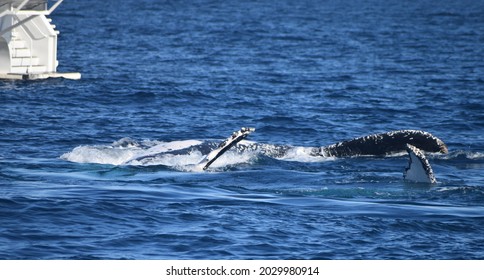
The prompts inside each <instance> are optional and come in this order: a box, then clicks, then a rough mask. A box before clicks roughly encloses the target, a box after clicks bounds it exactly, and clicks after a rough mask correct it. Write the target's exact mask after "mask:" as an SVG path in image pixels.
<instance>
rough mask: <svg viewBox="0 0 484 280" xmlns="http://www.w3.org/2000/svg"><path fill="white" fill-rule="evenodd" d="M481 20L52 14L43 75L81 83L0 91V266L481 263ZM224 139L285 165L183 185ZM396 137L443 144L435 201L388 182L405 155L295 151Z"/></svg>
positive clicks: (329, 5)
mask: <svg viewBox="0 0 484 280" xmlns="http://www.w3.org/2000/svg"><path fill="white" fill-rule="evenodd" d="M483 14H484V1H480V0H478V1H439V2H435V1H425V0H421V1H417V0H415V1H356V0H343V1H331V0H328V1H286V0H283V1H264V0H260V1H231V0H230V1H209V0H201V1H155V0H138V1H133V0H126V1H115V0H106V1H102V2H99V1H94V0H83V1H65V2H64V3H63V4H62V5H60V6H59V8H58V9H57V10H56V11H55V12H54V14H52V16H51V18H52V19H53V23H54V24H56V25H57V29H58V30H59V31H60V35H59V43H58V48H59V49H58V60H59V67H58V71H60V72H69V71H79V72H81V73H82V79H81V80H79V81H70V80H62V79H50V80H43V81H0V220H1V226H0V258H1V259H484V175H483V174H484V172H483V171H484V136H483V135H484V17H483V16H482V15H483ZM243 126H245V127H255V128H256V131H255V132H254V133H252V134H251V135H250V136H249V138H248V140H250V141H253V142H256V143H260V144H267V145H290V146H292V147H294V148H293V149H292V150H291V151H292V152H291V154H289V155H286V156H285V157H283V158H275V157H270V156H266V155H263V154H260V153H257V152H248V151H246V152H238V151H237V150H235V149H233V150H230V151H228V152H227V153H226V154H225V155H223V156H222V157H221V158H220V159H218V160H217V161H216V162H215V163H214V165H213V167H211V168H210V169H209V170H207V171H206V172H200V171H196V170H194V169H193V168H191V166H192V165H193V164H195V163H197V162H198V161H199V160H200V159H201V158H202V157H203V154H204V152H206V151H204V150H203V149H202V150H199V149H193V148H192V147H193V146H192V144H202V145H204V147H205V148H208V149H209V148H210V147H212V146H214V145H216V143H218V142H219V141H221V140H223V139H225V138H226V137H227V136H229V135H230V134H231V133H232V132H233V131H235V130H238V129H239V128H240V127H243ZM399 129H419V130H424V131H428V132H430V133H432V134H434V135H435V136H437V137H439V138H440V139H442V140H443V141H444V142H445V143H446V144H447V145H448V148H449V153H448V154H445V155H441V154H428V155H427V157H428V159H429V161H430V163H431V164H432V167H433V169H434V172H435V175H436V178H437V180H438V183H437V184H435V185H425V184H411V183H408V182H405V181H404V180H403V176H402V174H403V170H404V168H405V166H406V165H407V161H408V159H407V156H406V155H405V154H404V153H399V154H396V155H391V156H386V157H372V156H367V157H350V158H315V157H311V156H309V155H308V154H307V153H306V152H305V150H306V149H305V147H318V146H323V145H329V144H332V143H335V142H338V141H341V140H347V139H352V138H354V137H359V136H364V135H368V134H373V133H380V132H386V131H392V130H399ZM179 148H185V149H184V150H183V152H173V150H176V149H179ZM170 149H171V150H170ZM178 151H180V150H178ZM146 154H157V155H158V156H156V157H153V158H152V160H150V161H142V162H140V161H132V160H130V159H133V158H136V157H139V156H143V155H146Z"/></svg>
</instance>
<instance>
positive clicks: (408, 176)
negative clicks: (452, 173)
mask: <svg viewBox="0 0 484 280" xmlns="http://www.w3.org/2000/svg"><path fill="white" fill-rule="evenodd" d="M406 146H407V152H408V156H409V161H408V167H407V168H405V171H404V172H403V178H404V179H405V180H407V181H410V182H415V183H427V184H434V183H436V182H437V181H436V180H435V176H434V172H433V171H432V167H431V166H430V164H429V161H428V160H427V158H426V157H425V155H424V153H423V152H422V151H421V150H420V149H418V148H416V147H415V146H412V145H410V144H407V145H406Z"/></svg>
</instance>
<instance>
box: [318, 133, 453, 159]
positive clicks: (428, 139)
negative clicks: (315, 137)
mask: <svg viewBox="0 0 484 280" xmlns="http://www.w3.org/2000/svg"><path fill="white" fill-rule="evenodd" d="M407 144H410V145H412V146H415V147H417V148H418V149H421V150H423V151H426V152H433V153H437V152H440V153H444V154H446V153H447V152H448V150H447V146H446V145H445V143H444V142H443V141H442V140H440V139H439V138H437V137H435V136H433V135H432V134H430V133H428V132H425V131H421V130H397V131H391V132H387V133H380V134H372V135H368V136H364V137H359V138H355V139H353V140H348V141H343V142H339V143H336V144H333V145H329V146H325V147H320V148H314V149H313V151H312V155H314V156H324V157H351V156H364V155H373V156H384V155H389V154H393V153H398V152H403V151H405V150H406V149H407V146H406V145H407Z"/></svg>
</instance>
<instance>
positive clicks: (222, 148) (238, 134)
mask: <svg viewBox="0 0 484 280" xmlns="http://www.w3.org/2000/svg"><path fill="white" fill-rule="evenodd" d="M254 131H255V128H252V127H242V128H241V129H240V130H239V131H235V132H234V133H232V135H231V136H230V137H229V138H227V139H225V140H224V141H223V142H222V143H220V144H219V146H218V147H217V149H215V150H213V151H211V152H210V153H209V154H208V155H207V156H206V157H204V158H203V159H202V160H201V161H200V162H199V163H198V166H199V167H200V168H201V169H203V170H207V168H208V167H209V166H210V165H211V164H212V163H213V162H214V161H215V160H216V159H217V158H219V157H220V156H221V155H222V154H223V153H225V152H226V151H227V150H228V149H230V148H231V147H233V146H234V145H235V144H237V143H238V142H240V141H241V140H243V139H245V138H246V137H247V136H248V135H249V134H250V133H252V132H254Z"/></svg>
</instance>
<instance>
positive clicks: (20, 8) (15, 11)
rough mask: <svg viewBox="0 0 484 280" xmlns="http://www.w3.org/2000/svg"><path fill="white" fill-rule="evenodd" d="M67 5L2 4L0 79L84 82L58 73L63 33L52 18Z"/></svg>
mask: <svg viewBox="0 0 484 280" xmlns="http://www.w3.org/2000/svg"><path fill="white" fill-rule="evenodd" d="M63 1H64V0H57V1H48V0H0V79H23V80H35V79H46V78H66V79H80V78H81V74H80V73H58V72H57V66H58V64H59V62H58V61H57V35H58V34H59V31H57V30H56V29H55V25H53V24H52V23H51V19H49V18H48V16H49V15H50V14H51V13H52V12H53V11H54V10H55V9H56V8H57V7H58V6H59V5H60V4H61V3H62V2H63ZM48 2H52V4H51V5H50V6H49V3H48Z"/></svg>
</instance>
